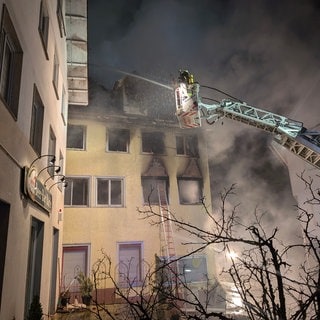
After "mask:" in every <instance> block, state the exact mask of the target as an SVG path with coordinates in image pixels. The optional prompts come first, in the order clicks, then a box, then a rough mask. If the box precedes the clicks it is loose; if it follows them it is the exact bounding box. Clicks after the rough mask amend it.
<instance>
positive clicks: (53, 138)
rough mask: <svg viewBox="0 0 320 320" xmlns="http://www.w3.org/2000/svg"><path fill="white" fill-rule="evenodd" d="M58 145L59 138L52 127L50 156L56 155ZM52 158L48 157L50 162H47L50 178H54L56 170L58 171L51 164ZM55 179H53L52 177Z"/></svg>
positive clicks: (50, 131)
mask: <svg viewBox="0 0 320 320" xmlns="http://www.w3.org/2000/svg"><path fill="white" fill-rule="evenodd" d="M56 145H57V138H56V135H55V134H54V132H53V129H52V127H51V126H50V128H49V142H48V154H50V155H54V156H55V155H56ZM50 161H51V158H50V157H48V161H47V166H48V168H47V172H48V174H49V176H53V175H54V172H55V170H56V169H57V168H56V167H55V166H53V165H52V164H51V163H50ZM52 178H53V177H52Z"/></svg>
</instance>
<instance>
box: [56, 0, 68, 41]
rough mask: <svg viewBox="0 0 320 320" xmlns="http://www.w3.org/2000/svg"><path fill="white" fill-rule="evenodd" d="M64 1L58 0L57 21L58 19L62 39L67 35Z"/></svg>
mask: <svg viewBox="0 0 320 320" xmlns="http://www.w3.org/2000/svg"><path fill="white" fill-rule="evenodd" d="M63 5H64V1H63V0H58V1H57V19H58V25H59V30H60V37H61V38H62V37H63V36H65V35H66V28H65V24H64V6H63Z"/></svg>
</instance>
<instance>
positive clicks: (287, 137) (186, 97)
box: [175, 70, 320, 169]
mask: <svg viewBox="0 0 320 320" xmlns="http://www.w3.org/2000/svg"><path fill="white" fill-rule="evenodd" d="M199 90H200V84H199V83H197V82H195V81H194V78H193V75H192V74H190V73H189V72H188V71H187V70H183V71H180V75H179V77H178V83H177V86H176V88H175V100H176V116H177V118H178V121H179V124H180V127H181V128H197V127H200V126H201V120H202V119H205V120H206V121H207V123H208V124H214V123H216V122H217V121H218V120H219V119H222V118H228V119H232V120H235V121H239V122H243V123H246V124H248V125H251V126H253V127H256V128H259V129H262V130H264V131H268V132H271V133H273V134H274V140H275V141H276V142H278V143H279V144H281V145H282V146H284V147H285V148H286V149H288V150H289V151H291V152H292V153H294V154H295V155H297V156H299V157H300V158H302V159H303V160H305V161H306V162H308V163H309V164H311V165H313V166H315V167H316V168H318V169H320V132H319V131H312V130H308V129H306V128H305V127H304V126H303V123H302V122H299V121H295V120H292V119H289V118H286V117H284V116H281V115H278V114H275V113H272V112H268V111H266V110H262V109H258V108H256V107H252V106H250V105H248V104H246V103H245V102H242V101H239V100H237V99H229V98H228V99H223V100H221V101H220V102H218V103H214V104H205V103H203V102H202V101H201V98H200V95H199Z"/></svg>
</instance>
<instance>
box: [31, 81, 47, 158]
mask: <svg viewBox="0 0 320 320" xmlns="http://www.w3.org/2000/svg"><path fill="white" fill-rule="evenodd" d="M43 114H44V106H43V103H42V100H41V98H40V95H39V92H38V90H37V88H36V86H34V88H33V103H32V115H31V127H30V144H31V146H32V147H33V149H34V151H35V152H36V153H37V154H38V155H40V154H41V146H42V130H43Z"/></svg>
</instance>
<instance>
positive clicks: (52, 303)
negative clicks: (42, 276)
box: [49, 228, 59, 314]
mask: <svg viewBox="0 0 320 320" xmlns="http://www.w3.org/2000/svg"><path fill="white" fill-rule="evenodd" d="M58 252H59V230H58V229H56V228H53V232H52V260H51V277H50V300H49V311H50V314H54V313H55V311H56V306H57V301H56V289H57V265H58V261H59V260H58Z"/></svg>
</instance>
